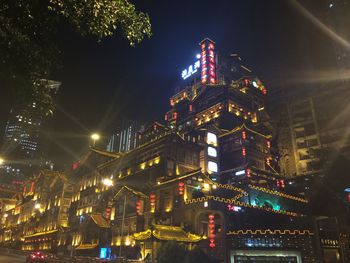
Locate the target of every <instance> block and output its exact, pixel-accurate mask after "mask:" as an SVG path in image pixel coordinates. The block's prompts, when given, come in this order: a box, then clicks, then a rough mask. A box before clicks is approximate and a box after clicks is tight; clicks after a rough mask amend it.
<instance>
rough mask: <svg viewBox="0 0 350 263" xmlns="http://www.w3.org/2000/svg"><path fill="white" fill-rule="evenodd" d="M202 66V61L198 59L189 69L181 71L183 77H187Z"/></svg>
mask: <svg viewBox="0 0 350 263" xmlns="http://www.w3.org/2000/svg"><path fill="white" fill-rule="evenodd" d="M200 67H201V62H200V61H199V60H197V61H196V62H194V64H193V65H190V66H189V67H188V68H187V69H184V70H183V71H182V73H181V77H182V79H187V78H189V77H191V76H192V75H193V74H195V73H197V72H198V69H199V68H200Z"/></svg>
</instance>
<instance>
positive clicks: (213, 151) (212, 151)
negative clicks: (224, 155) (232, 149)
mask: <svg viewBox="0 0 350 263" xmlns="http://www.w3.org/2000/svg"><path fill="white" fill-rule="evenodd" d="M208 155H209V156H211V157H217V156H218V152H217V151H216V149H215V148H214V147H211V146H209V147H208Z"/></svg>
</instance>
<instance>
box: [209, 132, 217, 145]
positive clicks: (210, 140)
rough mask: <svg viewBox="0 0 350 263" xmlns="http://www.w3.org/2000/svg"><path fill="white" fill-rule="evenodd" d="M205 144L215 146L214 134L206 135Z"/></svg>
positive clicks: (215, 137) (215, 138)
mask: <svg viewBox="0 0 350 263" xmlns="http://www.w3.org/2000/svg"><path fill="white" fill-rule="evenodd" d="M207 144H211V145H216V144H217V136H216V135H215V134H214V133H211V132H208V133H207Z"/></svg>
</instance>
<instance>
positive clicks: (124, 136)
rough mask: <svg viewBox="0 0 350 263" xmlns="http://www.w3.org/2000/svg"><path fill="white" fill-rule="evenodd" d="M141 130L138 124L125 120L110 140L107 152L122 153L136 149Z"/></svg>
mask: <svg viewBox="0 0 350 263" xmlns="http://www.w3.org/2000/svg"><path fill="white" fill-rule="evenodd" d="M140 129H141V125H140V124H139V123H138V122H136V121H131V120H123V121H122V122H121V125H119V127H118V129H117V132H116V133H115V134H113V135H112V136H111V138H110V139H109V142H108V144H107V151H109V152H120V153H121V152H127V151H130V150H132V149H134V148H136V146H137V145H138V133H139V131H140Z"/></svg>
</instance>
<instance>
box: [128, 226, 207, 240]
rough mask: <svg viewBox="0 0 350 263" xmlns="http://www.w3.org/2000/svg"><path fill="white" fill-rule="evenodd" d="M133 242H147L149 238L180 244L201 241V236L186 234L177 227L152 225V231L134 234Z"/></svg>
mask: <svg viewBox="0 0 350 263" xmlns="http://www.w3.org/2000/svg"><path fill="white" fill-rule="evenodd" d="M133 236H134V238H135V240H140V241H141V240H147V239H149V238H150V237H151V236H154V237H155V238H157V239H159V240H174V241H180V242H198V241H200V240H201V239H202V237H201V236H199V235H196V234H191V233H189V232H186V231H185V230H183V229H182V228H181V227H178V226H166V225H154V227H153V230H151V229H147V230H146V231H143V232H139V233H135V234H134V235H133Z"/></svg>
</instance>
